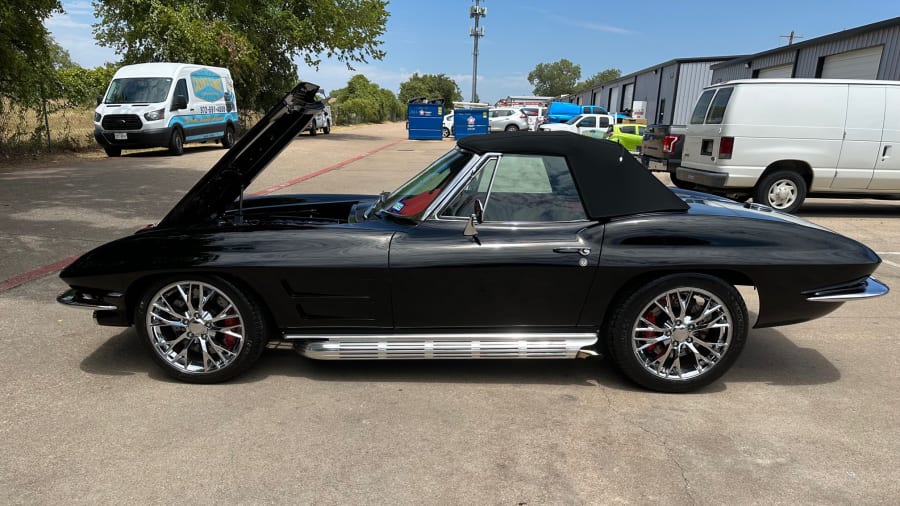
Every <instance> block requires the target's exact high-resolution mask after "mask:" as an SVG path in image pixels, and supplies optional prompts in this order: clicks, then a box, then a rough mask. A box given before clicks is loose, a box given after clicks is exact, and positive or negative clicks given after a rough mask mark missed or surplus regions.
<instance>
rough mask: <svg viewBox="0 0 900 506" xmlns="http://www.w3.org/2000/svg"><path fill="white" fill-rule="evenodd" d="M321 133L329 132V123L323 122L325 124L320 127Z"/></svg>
mask: <svg viewBox="0 0 900 506" xmlns="http://www.w3.org/2000/svg"><path fill="white" fill-rule="evenodd" d="M322 133H323V134H325V135H328V134H330V133H331V123H325V126H324V127H322Z"/></svg>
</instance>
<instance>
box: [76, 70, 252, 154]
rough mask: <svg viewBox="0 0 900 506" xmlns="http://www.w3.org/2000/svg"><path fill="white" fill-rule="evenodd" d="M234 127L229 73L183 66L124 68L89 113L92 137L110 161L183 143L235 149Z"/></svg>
mask: <svg viewBox="0 0 900 506" xmlns="http://www.w3.org/2000/svg"><path fill="white" fill-rule="evenodd" d="M237 124H238V113H237V104H236V102H235V96H234V82H233V81H232V79H231V73H230V72H229V71H228V69H224V68H220V67H206V66H202V65H190V64H186V63H141V64H138V65H126V66H124V67H122V68H120V69H119V70H118V71H117V72H116V73H115V75H114V76H113V79H112V82H111V83H109V87H108V88H107V90H106V95H104V96H103V97H100V98H98V100H97V109H96V111H95V112H94V138H95V139H97V142H98V143H100V145H101V146H103V149H104V150H106V154H107V155H109V156H119V155H120V154H121V153H122V150H123V149H133V148H152V147H168V148H169V151H170V152H171V153H172V154H174V155H180V154H182V153H183V152H184V143H186V142H199V141H218V142H221V144H222V146H224V147H226V148H229V147H231V145H232V144H234V132H235V129H236V128H237Z"/></svg>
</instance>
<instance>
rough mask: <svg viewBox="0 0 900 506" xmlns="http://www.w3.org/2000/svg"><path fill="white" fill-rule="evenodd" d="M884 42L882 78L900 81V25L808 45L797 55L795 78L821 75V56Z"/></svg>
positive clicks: (880, 69) (881, 66) (880, 77)
mask: <svg viewBox="0 0 900 506" xmlns="http://www.w3.org/2000/svg"><path fill="white" fill-rule="evenodd" d="M880 45H884V51H882V53H881V65H879V67H878V79H887V80H892V81H896V80H900V56H898V53H900V26H895V27H892V28H885V29H883V30H877V31H874V32H869V33H862V34H859V35H856V36H854V37H850V38H847V39H841V40H832V41H828V42H825V43H822V44H816V45H814V46H810V47H805V48H803V50H801V51H800V54H799V57H798V58H797V65H796V69H795V71H794V77H818V76H816V69H817V68H818V65H819V58H824V57H825V56H830V55H833V54H838V53H845V52H847V51H852V50H854V49H864V48H867V47H873V46H880Z"/></svg>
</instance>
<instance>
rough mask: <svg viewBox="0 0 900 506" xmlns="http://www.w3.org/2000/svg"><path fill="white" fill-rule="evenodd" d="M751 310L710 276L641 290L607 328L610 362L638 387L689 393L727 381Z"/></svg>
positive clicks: (674, 277) (623, 302) (673, 278)
mask: <svg viewBox="0 0 900 506" xmlns="http://www.w3.org/2000/svg"><path fill="white" fill-rule="evenodd" d="M747 319H748V316H747V306H746V305H745V304H744V300H743V299H742V298H741V295H740V293H738V291H737V290H736V289H735V287H734V286H732V285H730V284H729V283H726V282H725V281H724V280H722V279H720V278H717V277H714V276H710V275H707V274H693V273H684V274H670V275H667V276H663V277H661V278H659V279H656V280H652V281H649V282H646V284H643V285H638V286H636V287H634V289H633V290H632V291H631V292H629V293H626V294H625V295H624V298H623V299H620V302H619V303H618V304H616V305H615V306H614V308H613V313H612V316H611V317H610V319H609V324H608V325H606V326H605V328H604V329H603V331H604V332H605V334H606V335H605V341H606V343H607V345H608V347H609V351H610V358H612V360H613V362H614V363H615V364H616V366H617V367H618V368H619V370H620V371H621V372H622V373H623V374H624V375H625V376H627V377H628V378H629V379H631V380H632V381H634V382H635V383H637V384H639V385H641V386H644V387H646V388H649V389H651V390H656V391H659V392H670V393H676V392H689V391H691V390H696V389H698V388H701V387H703V386H706V385H708V384H710V383H712V382H713V381H715V380H716V379H718V378H719V377H720V376H722V375H723V374H724V373H725V372H726V371H727V370H728V369H729V368H730V367H731V366H732V365H733V364H734V362H735V361H736V360H737V358H738V356H739V355H740V353H741V350H742V349H743V347H744V343H745V342H746V340H747Z"/></svg>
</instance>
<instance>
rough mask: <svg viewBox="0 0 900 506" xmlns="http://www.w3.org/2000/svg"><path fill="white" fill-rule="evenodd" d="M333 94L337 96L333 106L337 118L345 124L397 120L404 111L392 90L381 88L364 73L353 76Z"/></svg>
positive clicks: (332, 94)
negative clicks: (345, 85) (343, 86)
mask: <svg viewBox="0 0 900 506" xmlns="http://www.w3.org/2000/svg"><path fill="white" fill-rule="evenodd" d="M331 96H332V97H334V98H335V103H334V106H333V108H332V109H333V110H334V112H335V118H336V120H337V121H338V122H340V123H343V124H348V123H381V122H383V121H388V120H395V119H397V118H398V117H400V116H401V115H402V111H403V109H402V108H401V104H400V102H399V101H398V100H397V97H395V96H394V94H393V93H392V92H391V91H390V90H386V89H384V88H381V87H380V86H378V85H377V84H375V83H373V82H372V81H369V79H368V78H366V76H364V75H362V74H356V75H354V76H353V77H351V78H350V80H349V81H348V82H347V87H345V88H340V89H337V90H333V91H332V93H331Z"/></svg>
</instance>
